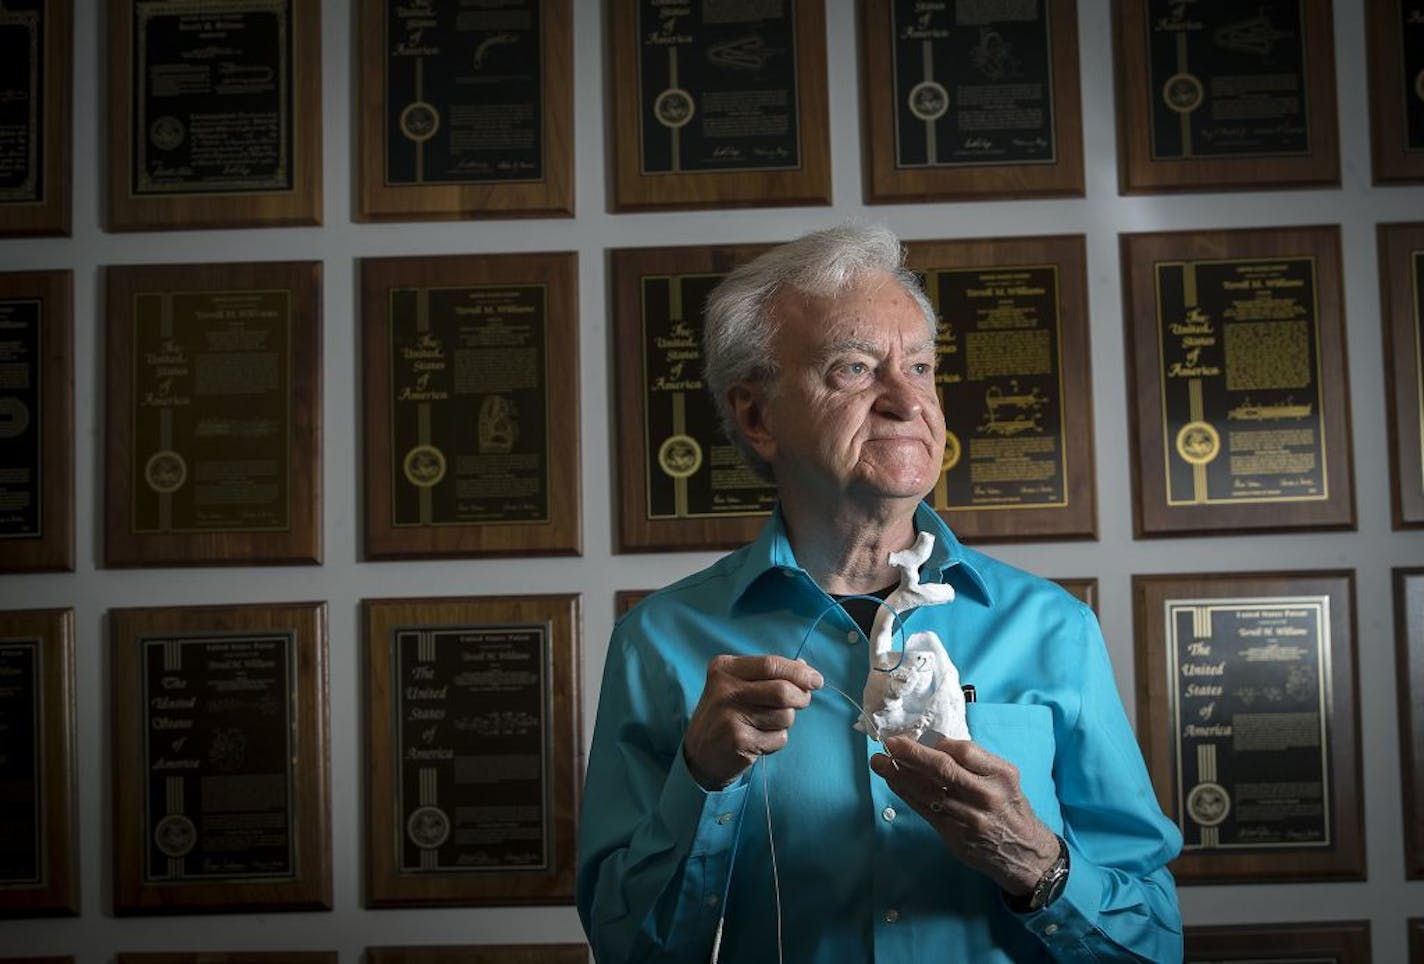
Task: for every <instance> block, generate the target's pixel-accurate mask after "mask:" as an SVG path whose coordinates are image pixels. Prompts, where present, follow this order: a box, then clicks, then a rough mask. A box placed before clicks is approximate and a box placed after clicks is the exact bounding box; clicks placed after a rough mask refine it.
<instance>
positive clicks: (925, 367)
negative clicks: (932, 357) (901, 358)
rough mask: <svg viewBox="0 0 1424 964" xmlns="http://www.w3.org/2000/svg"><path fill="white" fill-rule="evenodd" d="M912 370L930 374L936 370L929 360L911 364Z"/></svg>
mask: <svg viewBox="0 0 1424 964" xmlns="http://www.w3.org/2000/svg"><path fill="white" fill-rule="evenodd" d="M910 371H911V372H913V373H914V374H916V375H928V374H930V373H931V372H933V371H934V366H933V365H931V364H930V363H929V362H916V363H915V364H913V365H911V366H910Z"/></svg>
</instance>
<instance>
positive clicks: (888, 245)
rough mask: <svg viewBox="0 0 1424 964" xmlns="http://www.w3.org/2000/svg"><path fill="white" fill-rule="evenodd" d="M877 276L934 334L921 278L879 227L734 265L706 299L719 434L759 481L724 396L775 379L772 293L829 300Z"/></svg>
mask: <svg viewBox="0 0 1424 964" xmlns="http://www.w3.org/2000/svg"><path fill="white" fill-rule="evenodd" d="M876 273H885V274H888V275H891V276H892V277H894V278H895V280H896V281H898V282H899V283H900V284H901V286H903V287H904V289H905V291H906V292H908V293H909V294H910V296H911V297H913V298H914V299H915V302H916V303H917V304H918V305H919V306H920V310H921V311H923V312H924V315H925V322H926V324H927V325H928V326H929V330H930V332H931V334H933V333H934V332H935V330H936V328H937V324H936V318H935V312H934V307H933V306H932V305H931V304H930V302H929V299H928V298H927V297H926V296H925V293H924V289H923V288H922V287H921V285H920V279H919V278H918V277H917V276H916V275H915V273H914V272H913V271H910V270H909V269H908V268H906V267H905V252H904V249H903V248H902V247H901V245H900V239H899V238H897V237H896V236H895V233H894V232H893V231H891V230H890V229H889V228H887V227H885V226H884V225H883V224H865V223H862V222H857V221H848V222H846V223H844V224H840V225H837V226H836V227H833V228H825V229H824V230H821V231H813V232H811V233H810V234H805V235H802V236H801V237H799V238H797V239H796V240H795V241H790V242H788V243H786V244H782V245H778V246H777V247H775V248H772V249H771V250H770V251H767V252H766V253H765V254H762V255H761V256H759V257H757V258H755V259H753V260H751V261H748V262H747V263H746V264H744V265H740V266H739V267H737V268H736V269H735V270H733V271H732V273H731V274H729V275H727V277H725V278H723V279H722V281H721V283H720V284H718V285H717V287H716V288H714V289H712V293H711V294H710V295H708V297H707V305H706V308H705V310H704V316H703V329H702V349H703V350H702V357H703V359H704V378H705V381H706V384H707V390H708V391H710V392H711V393H712V399H713V401H714V402H715V404H716V406H717V415H718V417H719V418H720V419H721V421H722V430H723V431H724V432H725V433H726V435H727V438H728V439H729V440H730V441H731V442H732V444H733V445H735V446H736V447H737V451H738V452H739V453H740V454H741V456H742V458H743V459H744V460H746V463H747V465H748V466H750V467H751V469H752V470H753V471H755V472H756V473H757V475H759V476H761V477H762V478H764V479H768V480H769V479H771V477H772V476H771V466H770V465H769V464H768V463H767V462H766V460H765V459H763V458H762V457H761V456H760V455H758V454H757V453H756V450H754V449H753V448H752V447H751V445H750V444H749V443H748V442H747V440H746V439H745V438H744V437H743V436H742V432H741V429H740V428H738V426H737V422H736V418H735V417H734V415H733V413H732V409H731V406H730V405H729V404H728V403H727V390H728V389H729V388H731V387H732V386H733V385H737V384H739V383H743V382H762V383H767V382H771V381H774V380H775V378H776V376H777V373H778V367H777V360H776V357H775V356H774V355H773V353H772V347H771V343H772V339H773V337H774V336H775V334H776V319H775V318H774V317H773V316H772V310H771V309H772V304H773V302H774V301H775V298H776V295H777V294H778V293H779V292H780V291H781V290H782V289H784V288H791V289H793V290H795V291H799V292H801V293H802V294H805V295H810V296H812V297H816V298H826V297H831V296H833V295H836V294H839V293H840V292H842V291H844V290H845V289H847V288H849V287H851V286H852V285H855V284H856V283H857V282H859V281H860V280H861V279H862V278H864V277H865V276H866V275H870V274H876Z"/></svg>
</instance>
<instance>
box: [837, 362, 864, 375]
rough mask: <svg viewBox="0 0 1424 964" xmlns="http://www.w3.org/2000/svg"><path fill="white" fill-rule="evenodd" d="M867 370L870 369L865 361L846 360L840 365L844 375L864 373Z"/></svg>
mask: <svg viewBox="0 0 1424 964" xmlns="http://www.w3.org/2000/svg"><path fill="white" fill-rule="evenodd" d="M868 371H870V366H869V365H867V364H866V363H865V362H859V361H853V362H846V363H845V364H844V365H842V366H841V373H842V374H844V375H864V374H865V373H866V372H868Z"/></svg>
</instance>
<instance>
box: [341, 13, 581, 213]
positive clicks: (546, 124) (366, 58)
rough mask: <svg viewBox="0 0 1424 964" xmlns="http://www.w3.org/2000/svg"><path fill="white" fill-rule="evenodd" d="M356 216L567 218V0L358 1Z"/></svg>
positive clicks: (570, 189) (570, 200)
mask: <svg viewBox="0 0 1424 964" xmlns="http://www.w3.org/2000/svg"><path fill="white" fill-rule="evenodd" d="M359 7H360V20H359V23H360V33H359V39H358V44H359V46H360V58H361V59H360V66H359V67H358V73H359V77H358V82H359V85H360V103H359V107H358V113H359V118H360V134H359V138H360V141H359V146H358V148H357V155H358V160H357V167H358V169H359V178H360V181H359V191H358V194H359V198H358V204H359V213H358V218H359V219H360V220H363V221H415V220H454V219H459V218H491V217H502V218H509V217H572V216H573V213H574V178H573V170H574V165H573V158H574V134H573V63H574V52H573V14H572V10H571V0H515V2H507V3H500V4H494V5H491V6H489V8H488V9H485V10H478V9H475V10H472V9H468V8H466V7H462V6H460V5H458V4H424V5H420V4H416V5H412V4H406V3H401V2H399V0H361V3H360V5H359Z"/></svg>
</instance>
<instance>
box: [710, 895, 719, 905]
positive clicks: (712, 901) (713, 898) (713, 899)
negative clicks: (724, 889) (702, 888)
mask: <svg viewBox="0 0 1424 964" xmlns="http://www.w3.org/2000/svg"><path fill="white" fill-rule="evenodd" d="M718 903H720V901H719V900H718V898H717V895H716V894H708V895H707V906H708V907H716V906H717V905H718Z"/></svg>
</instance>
